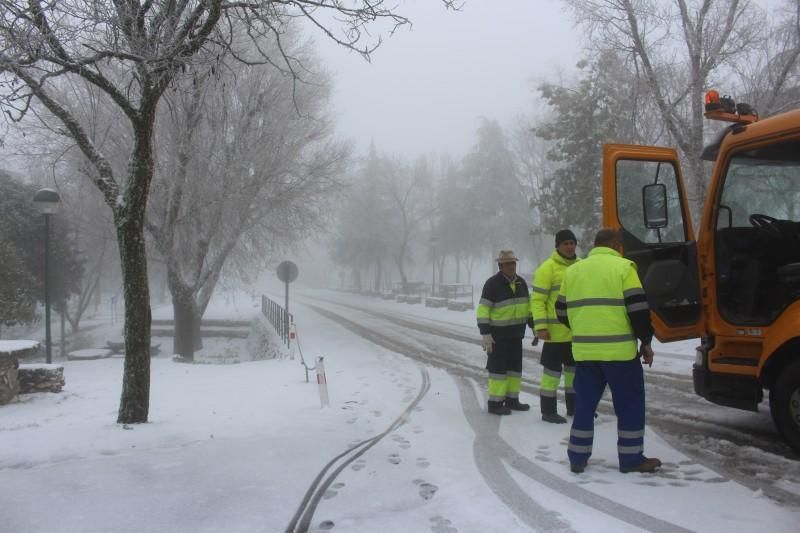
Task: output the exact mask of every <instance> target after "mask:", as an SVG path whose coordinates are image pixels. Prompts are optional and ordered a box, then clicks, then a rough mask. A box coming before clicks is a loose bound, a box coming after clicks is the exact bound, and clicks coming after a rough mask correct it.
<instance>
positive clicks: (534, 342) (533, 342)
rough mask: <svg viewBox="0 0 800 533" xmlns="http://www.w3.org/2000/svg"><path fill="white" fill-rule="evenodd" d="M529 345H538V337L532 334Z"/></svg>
mask: <svg viewBox="0 0 800 533" xmlns="http://www.w3.org/2000/svg"><path fill="white" fill-rule="evenodd" d="M531 346H539V337H537V336H536V335H534V336H533V340H532V341H531Z"/></svg>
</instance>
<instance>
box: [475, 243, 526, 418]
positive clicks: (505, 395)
mask: <svg viewBox="0 0 800 533" xmlns="http://www.w3.org/2000/svg"><path fill="white" fill-rule="evenodd" d="M496 261H497V265H498V267H499V272H498V273H497V274H495V275H494V276H492V277H490V278H489V279H488V280H486V283H485V284H484V285H483V291H482V292H481V300H480V303H479V304H478V310H477V315H478V329H479V330H480V332H481V337H482V344H483V349H484V351H485V352H486V355H487V361H486V369H487V370H488V371H489V383H488V392H489V412H490V413H492V414H495V415H510V414H511V411H527V410H528V409H530V405H528V404H526V403H520V401H519V391H520V386H521V381H522V338H523V337H524V336H525V325H526V324H527V325H528V326H530V328H531V329H533V316H532V315H531V310H530V302H529V298H530V296H529V293H528V285H527V283H525V280H524V279H522V278H521V277H519V276H518V275H517V262H518V261H519V259H517V257H516V256H515V255H514V252H512V251H511V250H501V251H500V253H499V254H498V255H497V259H496Z"/></svg>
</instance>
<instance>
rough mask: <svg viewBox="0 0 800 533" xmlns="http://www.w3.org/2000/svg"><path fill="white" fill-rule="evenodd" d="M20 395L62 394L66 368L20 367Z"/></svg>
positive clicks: (35, 365) (53, 366)
mask: <svg viewBox="0 0 800 533" xmlns="http://www.w3.org/2000/svg"><path fill="white" fill-rule="evenodd" d="M18 376H19V393H20V394H27V393H31V392H61V391H62V390H63V388H64V383H65V380H64V367H63V366H58V365H47V364H31V365H19V370H18Z"/></svg>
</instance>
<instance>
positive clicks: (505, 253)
mask: <svg viewBox="0 0 800 533" xmlns="http://www.w3.org/2000/svg"><path fill="white" fill-rule="evenodd" d="M496 261H497V263H498V264H502V263H516V262H518V261H519V259H517V256H515V255H514V252H512V251H511V250H500V253H499V254H497V259H496Z"/></svg>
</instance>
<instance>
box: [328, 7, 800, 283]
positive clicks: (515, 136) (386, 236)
mask: <svg viewBox="0 0 800 533" xmlns="http://www.w3.org/2000/svg"><path fill="white" fill-rule="evenodd" d="M565 3H566V4H567V6H568V7H569V8H570V9H571V11H572V13H573V14H574V19H575V21H576V24H577V25H578V26H579V27H580V28H581V29H582V30H584V32H583V33H584V35H585V36H586V37H585V39H586V40H585V45H586V48H585V52H584V59H583V60H582V61H580V63H579V64H578V65H577V67H578V68H577V76H576V78H575V79H562V80H559V81H545V82H542V83H540V84H539V85H538V87H537V93H538V94H537V96H538V98H539V99H540V100H541V101H542V102H544V104H545V106H544V109H545V111H544V112H542V113H541V114H539V115H537V116H534V117H525V118H521V119H520V120H519V121H518V123H517V124H515V125H513V126H512V127H509V128H507V129H506V131H504V130H503V128H501V127H500V126H499V125H498V124H497V123H496V122H493V121H491V120H484V121H483V123H482V125H481V126H480V127H479V128H478V131H477V135H476V137H477V143H476V145H475V147H474V148H473V149H472V151H471V152H470V153H469V154H467V155H466V156H464V157H463V158H462V159H461V160H460V161H453V160H447V159H445V164H444V165H440V168H439V169H438V172H430V171H428V172H427V173H423V174H422V175H420V174H419V173H417V172H412V171H411V169H410V168H409V167H408V165H407V164H404V163H403V164H395V167H396V168H399V169H402V168H406V170H405V171H402V170H395V171H393V172H394V174H399V175H400V176H402V177H403V179H404V180H405V183H406V185H405V187H406V189H408V190H412V189H413V190H415V191H417V194H419V195H421V196H422V197H423V198H425V199H426V202H424V203H415V204H414V205H416V210H417V211H416V212H415V215H414V216H412V217H407V216H406V213H405V208H402V207H401V206H400V204H398V202H396V201H395V202H392V201H391V199H392V198H393V195H394V193H393V192H392V190H391V188H392V187H396V186H397V185H396V183H392V182H391V180H389V179H388V177H389V176H391V175H393V173H392V172H389V171H387V170H382V168H383V167H385V166H386V165H387V164H389V163H387V162H388V161H389V159H388V158H386V157H379V156H377V155H376V154H375V153H374V151H373V153H372V154H371V155H370V157H369V158H368V160H367V162H366V163H365V164H364V166H363V169H362V171H361V175H360V176H359V177H358V184H359V185H358V186H357V187H354V190H356V191H357V193H356V194H355V195H354V196H353V197H352V198H351V206H350V207H348V208H346V210H345V212H344V214H343V215H342V217H341V220H340V224H339V226H338V235H337V239H336V241H335V242H334V244H333V247H332V257H333V259H334V260H335V261H336V262H337V264H339V265H340V266H342V267H343V268H345V269H347V270H349V271H350V272H352V273H353V283H354V284H355V285H357V286H367V285H366V284H365V283H364V282H363V280H362V279H361V277H362V276H363V275H365V274H371V278H370V280H371V285H372V286H373V288H378V287H379V286H381V285H386V284H387V277H389V276H391V274H393V273H397V274H398V276H399V278H400V281H402V282H406V281H407V276H406V273H405V270H407V268H408V266H407V263H406V262H408V261H409V260H410V259H411V258H410V257H409V250H414V251H416V255H417V259H420V256H422V254H427V257H425V256H423V258H424V259H425V260H426V261H423V262H427V263H428V264H430V262H431V261H433V259H434V255H433V247H432V246H431V238H432V237H435V238H438V246H437V250H436V252H437V253H436V255H435V257H436V260H437V263H439V264H438V265H437V270H438V272H440V275H442V274H443V273H445V272H446V273H448V274H449V275H451V276H454V278H455V280H456V281H460V279H459V278H460V276H461V273H462V271H463V269H462V266H463V267H465V269H466V271H467V272H469V270H470V268H471V265H472V263H473V262H474V261H476V260H483V261H484V262H485V263H488V258H489V257H491V255H490V254H492V253H494V252H496V249H497V248H498V246H499V245H503V246H509V247H513V248H514V250H515V251H518V253H520V252H521V253H524V254H527V255H528V256H529V257H530V258H531V259H533V261H534V262H538V260H540V259H541V255H542V254H543V253H546V252H545V248H549V247H550V246H551V243H552V240H551V236H552V235H553V234H554V233H555V232H556V231H557V230H558V229H561V228H563V227H570V228H572V229H573V230H574V231H575V232H576V233H577V234H578V236H579V238H580V240H583V241H584V242H586V239H589V238H591V235H592V234H593V233H594V232H595V231H596V229H598V226H599V224H600V178H599V176H600V172H601V171H600V164H601V158H602V146H603V144H605V143H610V142H622V143H633V144H657V145H667V146H675V147H677V148H678V149H679V153H680V154H681V156H682V162H683V164H682V166H683V169H684V176H685V178H686V179H687V182H688V186H689V194H690V201H691V202H692V205H693V208H694V211H695V212H697V211H698V210H699V207H700V205H701V204H702V202H703V201H704V199H705V190H706V187H707V183H708V176H709V167H708V166H704V163H703V161H702V160H701V158H700V154H701V152H702V150H703V146H704V143H705V142H707V141H708V140H709V138H710V136H711V135H712V134H713V133H714V131H708V127H707V125H706V123H705V120H704V118H703V95H704V92H705V91H706V90H707V89H710V88H718V89H720V90H721V91H722V92H723V93H730V94H732V95H734V96H736V97H737V101H746V102H748V103H750V104H752V105H753V106H754V107H755V108H756V109H757V110H758V111H759V113H760V115H761V116H762V117H765V116H769V115H772V114H775V113H778V112H782V111H785V110H787V109H790V108H793V107H796V106H797V105H798V103H800V84H799V83H798V81H800V80H799V78H798V75H799V74H800V70H798V57H800V1H798V0H784V1H782V2H781V3H780V4H779V6H777V8H776V9H771V10H770V11H769V12H767V11H765V10H764V9H761V8H760V7H759V6H758V5H757V4H754V3H752V2H748V1H744V0H696V1H691V0H671V1H668V2H664V1H659V0H609V1H604V2H595V1H589V0H565ZM773 7H775V6H773ZM540 107H541V106H540ZM719 127H720V126H714V127H713V128H712V130H714V129H716V128H719ZM435 159H436V158H435V157H428V158H423V159H421V160H420V161H421V162H420V163H418V164H417V166H418V167H419V166H420V165H421V166H422V167H423V168H425V167H431V161H432V160H435ZM381 165H383V167H382V166H381ZM422 178H425V179H422ZM366 191H368V192H366ZM364 195H368V196H364ZM368 204H371V205H375V206H377V207H375V208H374V210H373V211H371V212H369V213H364V212H363V211H364V209H365V207H364V206H366V205H368ZM357 207H360V209H359V210H358V212H357V213H356V212H354V210H355V209H356V208H357ZM367 209H369V208H367ZM406 219H408V220H413V221H415V223H414V225H413V227H412V228H411V229H412V231H411V234H410V235H411V239H410V241H409V236H408V235H405V234H403V235H398V234H396V233H395V232H396V231H397V230H398V228H401V227H403V224H401V222H400V221H405V220H406ZM367 227H368V228H369V230H368V231H369V233H368V234H363V233H359V230H360V229H363V228H367ZM405 233H408V232H407V231H406V232H405ZM531 234H533V235H531ZM409 242H410V244H409ZM537 243H543V247H542V250H538V249H537V247H536V246H535V245H536V244H537ZM537 252H538V254H537ZM445 262H449V264H450V269H449V270H447V269H446V268H444V267H445V266H446V265H445ZM419 263H420V261H417V264H418V265H419ZM387 265H390V266H391V268H388V267H387Z"/></svg>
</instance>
